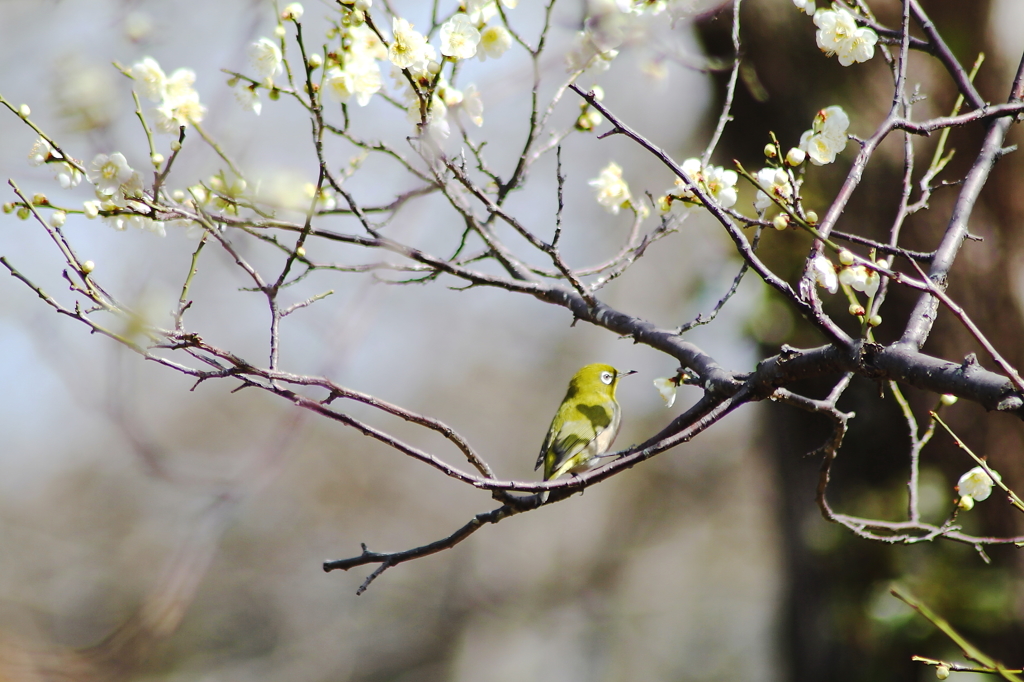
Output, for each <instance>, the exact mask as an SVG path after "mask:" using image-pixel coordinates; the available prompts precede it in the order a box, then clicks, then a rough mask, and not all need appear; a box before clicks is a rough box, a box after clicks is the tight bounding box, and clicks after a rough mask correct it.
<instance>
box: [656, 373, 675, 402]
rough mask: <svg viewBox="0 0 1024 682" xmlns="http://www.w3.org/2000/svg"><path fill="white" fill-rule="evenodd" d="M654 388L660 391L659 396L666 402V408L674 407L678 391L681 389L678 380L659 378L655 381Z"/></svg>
mask: <svg viewBox="0 0 1024 682" xmlns="http://www.w3.org/2000/svg"><path fill="white" fill-rule="evenodd" d="M654 388H656V389H657V390H658V395H660V396H661V399H662V400H664V401H665V407H672V405H673V404H674V403H675V402H676V389H677V388H679V384H678V383H677V381H676V378H675V377H658V378H657V379H655V380H654Z"/></svg>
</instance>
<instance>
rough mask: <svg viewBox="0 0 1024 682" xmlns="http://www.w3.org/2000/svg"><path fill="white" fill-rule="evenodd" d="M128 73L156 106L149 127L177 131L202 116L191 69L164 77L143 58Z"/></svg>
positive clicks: (204, 108)
mask: <svg viewBox="0 0 1024 682" xmlns="http://www.w3.org/2000/svg"><path fill="white" fill-rule="evenodd" d="M264 40H265V39H264ZM129 73H130V74H131V76H132V78H133V79H134V80H135V82H137V83H138V84H139V89H140V90H141V91H142V94H143V95H144V96H145V97H146V98H147V99H149V100H151V101H153V102H159V103H160V104H159V106H157V107H156V108H154V109H153V110H151V112H150V113H151V114H152V116H153V126H154V127H155V128H156V129H157V130H159V131H160V132H163V133H174V132H177V131H178V128H179V127H181V126H185V125H188V124H189V123H199V122H200V121H202V120H203V116H205V115H206V107H204V106H203V105H202V104H200V103H199V93H198V92H196V90H195V88H194V87H193V86H194V85H195V82H196V72H195V71H193V70H192V69H177V70H175V71H174V73H172V74H171V75H170V76H165V75H164V72H163V69H161V68H160V64H158V63H157V61H156V60H155V59H153V58H152V57H145V58H143V59H142V60H141V61H139V62H136V63H135V64H133V65H132V68H131V69H130V71H129Z"/></svg>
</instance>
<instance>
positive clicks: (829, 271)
mask: <svg viewBox="0 0 1024 682" xmlns="http://www.w3.org/2000/svg"><path fill="white" fill-rule="evenodd" d="M811 274H812V275H814V281H815V283H816V284H817V285H818V286H820V287H821V288H822V289H825V290H827V291H828V293H830V294H834V293H836V292H837V291H839V277H838V276H837V275H836V267H835V266H834V265H832V261H830V260H829V259H828V258H826V257H825V256H822V255H821V254H818V255H817V256H815V257H814V260H812V261H811Z"/></svg>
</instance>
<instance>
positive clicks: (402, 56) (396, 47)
mask: <svg viewBox="0 0 1024 682" xmlns="http://www.w3.org/2000/svg"><path fill="white" fill-rule="evenodd" d="M391 30H392V32H393V33H394V38H392V40H391V46H390V47H389V48H388V59H390V60H391V63H392V64H394V65H395V66H397V67H398V68H400V69H407V68H409V67H410V66H412V65H413V64H415V63H416V62H418V61H420V60H422V59H423V54H424V51H425V50H426V48H427V46H428V43H427V39H426V38H425V37H423V34H422V33H420V32H419V31H416V30H414V29H413V27H412V24H410V23H409V22H408V21H406V20H405V19H402V18H401V17H394V18H393V19H392V21H391Z"/></svg>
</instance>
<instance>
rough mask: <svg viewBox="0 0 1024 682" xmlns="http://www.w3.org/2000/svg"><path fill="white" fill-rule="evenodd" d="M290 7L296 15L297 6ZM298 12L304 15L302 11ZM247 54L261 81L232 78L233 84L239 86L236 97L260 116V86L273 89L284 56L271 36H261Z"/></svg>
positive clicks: (245, 106) (291, 11)
mask: <svg viewBox="0 0 1024 682" xmlns="http://www.w3.org/2000/svg"><path fill="white" fill-rule="evenodd" d="M289 8H290V10H289ZM289 8H286V10H289V11H290V13H291V14H292V15H294V13H295V8H292V7H291V6H289ZM298 14H299V16H302V12H301V11H299V13H298ZM246 56H247V57H248V58H249V64H250V65H251V66H252V69H253V71H254V72H255V74H256V81H259V82H254V83H243V82H240V81H238V80H236V79H232V84H236V83H237V84H238V88H237V89H236V90H235V99H237V100H238V103H239V104H241V105H242V106H243V107H244V108H246V109H249V110H250V111H252V112H254V113H255V114H256V115H257V116H259V115H260V111H261V110H262V108H263V104H262V103H261V102H260V95H259V88H260V86H261V85H262V86H263V87H265V88H267V89H270V90H271V91H272V89H273V87H274V76H278V75H280V74H281V73H282V72H283V71H284V57H283V56H282V54H281V48H280V47H278V46H277V44H276V43H275V42H274V41H273V40H271V39H270V38H260V39H259V40H257V41H256V42H254V43H251V44H250V45H249V47H248V48H247V49H246Z"/></svg>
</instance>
